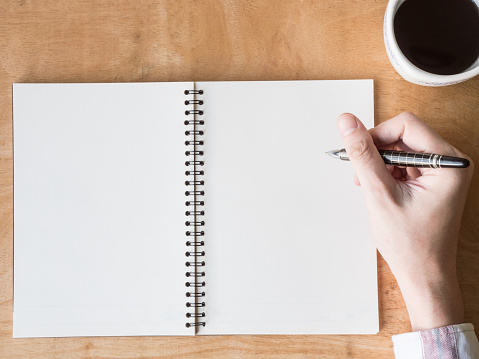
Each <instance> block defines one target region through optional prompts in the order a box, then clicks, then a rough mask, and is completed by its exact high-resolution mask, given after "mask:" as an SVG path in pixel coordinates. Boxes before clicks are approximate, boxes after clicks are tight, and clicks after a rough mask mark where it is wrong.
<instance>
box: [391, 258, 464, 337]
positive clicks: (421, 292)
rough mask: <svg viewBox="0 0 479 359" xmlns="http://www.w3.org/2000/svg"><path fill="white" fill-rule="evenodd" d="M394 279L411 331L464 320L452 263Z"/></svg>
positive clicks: (462, 305) (460, 297)
mask: <svg viewBox="0 0 479 359" xmlns="http://www.w3.org/2000/svg"><path fill="white" fill-rule="evenodd" d="M397 279H398V283H399V287H400V288H401V292H402V294H403V297H404V300H405V302H406V306H407V309H408V312H409V318H410V320H411V326H412V329H413V331H418V330H427V329H433V328H439V327H444V326H447V325H452V324H460V323H464V304H463V301H462V295H461V290H460V287H459V282H458V280H457V276H456V271H455V266H454V268H453V269H450V270H436V271H435V270H431V271H429V272H427V273H419V272H416V273H415V274H414V275H413V276H410V277H409V278H406V277H399V278H397Z"/></svg>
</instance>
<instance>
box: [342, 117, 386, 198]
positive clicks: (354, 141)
mask: <svg viewBox="0 0 479 359" xmlns="http://www.w3.org/2000/svg"><path fill="white" fill-rule="evenodd" d="M338 130H339V133H340V135H341V138H342V140H343V143H344V148H345V149H346V152H347V153H348V156H349V160H350V161H351V163H352V165H353V167H354V170H355V171H356V175H357V177H358V179H359V182H360V183H361V187H363V188H364V189H365V190H366V191H368V192H369V193H378V192H379V193H381V192H383V191H388V192H390V193H393V192H392V191H393V189H394V186H395V180H394V178H393V177H392V176H391V174H390V173H389V171H388V169H387V167H386V165H385V164H384V161H383V159H382V158H381V156H380V155H379V152H378V150H377V148H376V146H375V145H374V142H373V139H372V137H371V135H370V134H369V132H368V131H367V130H366V128H365V127H364V125H363V124H362V123H361V121H359V119H358V118H357V117H356V116H354V115H352V114H349V113H343V114H342V115H341V116H339V118H338Z"/></svg>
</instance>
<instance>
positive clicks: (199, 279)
mask: <svg viewBox="0 0 479 359" xmlns="http://www.w3.org/2000/svg"><path fill="white" fill-rule="evenodd" d="M185 95H186V96H189V95H193V98H192V99H187V100H185V105H186V106H190V105H194V106H193V109H188V110H186V111H185V115H186V116H192V119H187V120H185V122H184V124H185V126H188V129H187V130H186V131H185V135H186V136H187V140H186V141H185V145H186V146H187V150H186V152H185V155H186V156H187V157H188V158H189V159H188V160H187V161H186V162H185V166H186V168H187V169H186V171H185V174H186V176H187V177H188V179H187V180H186V181H185V185H186V186H187V187H189V188H188V190H187V191H185V196H186V197H187V200H186V202H185V206H186V207H188V208H187V211H186V212H185V215H186V217H187V221H186V222H185V226H186V227H187V231H186V232H185V234H186V237H188V239H189V238H191V240H187V241H186V246H187V247H188V250H187V251H186V253H185V255H186V257H187V262H186V267H187V268H188V271H187V272H186V277H187V278H188V281H187V282H186V284H185V285H186V287H187V288H188V291H187V292H186V297H187V298H189V299H190V301H187V302H186V307H187V308H189V309H191V311H189V312H188V313H186V318H188V319H190V318H194V321H193V322H191V321H187V322H186V327H187V328H189V327H204V326H205V321H204V320H199V319H198V318H204V317H205V316H206V314H205V311H204V308H205V306H206V304H205V302H204V301H201V298H203V297H205V295H206V293H205V292H204V288H205V286H206V283H205V281H204V280H203V279H204V277H205V272H204V271H202V270H200V268H201V267H204V266H205V261H204V260H203V258H204V257H205V251H204V250H202V247H204V245H205V242H204V241H203V240H202V238H203V237H204V235H205V232H204V231H203V230H202V228H203V227H204V225H205V221H204V220H202V219H201V217H203V216H204V215H205V211H203V210H202V209H200V207H203V206H204V205H205V202H204V201H203V200H202V198H204V195H205V191H204V190H203V189H202V188H201V186H204V184H205V181H204V180H203V179H202V178H201V177H202V176H204V171H203V170H202V169H201V167H203V166H204V164H205V163H204V161H203V160H202V157H203V154H204V152H203V150H202V148H201V146H203V145H204V142H203V140H202V139H201V137H202V136H203V135H204V131H203V130H202V129H201V126H203V125H204V124H205V122H204V121H203V120H200V119H199V116H203V114H204V112H203V110H202V109H201V108H199V107H200V106H202V105H203V104H204V101H203V100H202V99H200V98H199V97H200V96H201V95H203V90H185ZM190 188H191V189H190Z"/></svg>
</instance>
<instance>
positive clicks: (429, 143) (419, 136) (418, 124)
mask: <svg viewBox="0 0 479 359" xmlns="http://www.w3.org/2000/svg"><path fill="white" fill-rule="evenodd" d="M369 133H370V134H371V137H372V138H373V141H374V144H375V145H376V146H384V145H388V144H391V143H395V142H397V141H399V140H401V141H402V142H404V144H405V145H406V146H408V147H409V148H410V149H411V150H413V151H415V152H426V153H437V154H441V155H451V156H461V155H462V154H461V153H460V152H459V151H458V150H457V149H455V148H454V147H453V146H451V145H450V144H449V143H447V142H446V141H445V140H444V139H443V138H442V137H441V136H439V134H438V133H437V132H436V131H434V130H433V129H432V128H431V127H430V126H428V125H427V124H426V123H425V122H423V121H421V120H420V119H419V118H418V117H416V116H415V115H414V114H412V113H410V112H403V113H401V114H399V115H397V116H396V117H393V118H392V119H390V120H388V121H386V122H383V123H381V124H379V125H378V126H376V127H374V128H372V129H371V130H369Z"/></svg>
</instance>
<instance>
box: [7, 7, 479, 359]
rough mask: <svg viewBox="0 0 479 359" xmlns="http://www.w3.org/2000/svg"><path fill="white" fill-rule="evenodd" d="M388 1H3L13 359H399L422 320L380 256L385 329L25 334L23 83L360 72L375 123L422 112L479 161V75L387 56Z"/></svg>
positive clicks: (473, 205)
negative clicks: (400, 346)
mask: <svg viewBox="0 0 479 359" xmlns="http://www.w3.org/2000/svg"><path fill="white" fill-rule="evenodd" d="M386 4H387V1H386V0H381V1H374V0H367V1H350V0H300V1H281V0H278V1H272V0H270V1H266V0H264V1H251V0H201V1H200V0H196V1H195V0H176V1H167V0H164V1H162V0H86V1H71V0H55V1H53V0H37V1H31V0H3V1H1V2H0V176H1V177H0V181H1V182H0V201H1V202H0V203H1V208H0V233H1V236H0V358H2V359H3V358H9V359H14V358H22V359H26V358H49V359H52V358H69V359H74V358H125V359H126V358H128V359H129V358H157V357H172V358H173V357H182V358H183V357H185V358H189V357H201V358H203V357H231V358H250V357H254V358H286V357H287V358H296V357H297V358H314V357H321V358H392V357H393V352H392V342H391V339H390V336H391V335H392V334H397V333H401V332H407V331H409V330H410V324H409V319H408V315H407V311H406V308H405V305H404V301H403V299H402V297H401V293H400V290H399V288H398V286H397V284H396V281H395V279H394V277H393V275H392V274H391V272H390V270H389V268H388V266H387V264H386V263H385V262H384V261H383V260H382V259H381V258H380V259H379V268H378V271H379V288H380V290H379V303H380V328H381V331H380V333H379V334H378V335H364V336H354V335H352V336H344V335H343V336H340V335H329V336H221V337H218V336H211V337H197V338H184V337H131V338H123V337H114V338H46V339H12V305H13V299H12V296H13V168H12V87H11V86H12V83H15V82H141V81H187V80H210V81H215V80H301V79H314V80H316V79H360V78H373V79H374V81H375V111H376V124H378V123H380V122H382V121H384V120H386V119H388V118H390V117H392V116H394V115H396V114H398V113H399V112H402V111H404V110H410V111H413V112H414V113H416V114H417V115H418V116H419V117H421V118H423V119H424V120H425V121H426V122H428V123H429V124H430V125H431V126H432V127H433V128H434V129H436V130H437V131H438V132H439V133H440V134H441V135H442V136H444V137H445V138H446V139H447V140H448V141H449V142H451V143H452V144H453V145H454V146H456V147H458V148H459V149H461V150H462V151H463V152H465V153H467V154H468V155H469V156H471V157H472V158H473V160H474V161H475V162H476V164H479V77H477V78H475V79H473V80H470V81H468V82H466V83H462V84H459V85H454V86H452V87H443V88H426V87H420V86H417V85H412V84H410V83H408V82H406V81H405V80H403V79H402V78H401V77H400V76H399V75H398V74H397V73H396V72H395V71H394V69H393V67H392V66H391V64H390V63H389V61H388V58H387V56H386V52H385V49H384V44H383V35H382V24H383V15H384V11H385V8H386ZM478 213H479V174H478V173H477V171H476V175H475V176H474V179H473V183H472V187H471V190H470V193H469V199H468V202H467V205H466V210H465V213H464V218H463V225H462V230H461V233H460V243H459V254H458V272H459V277H460V284H461V288H462V290H463V295H464V301H465V307H466V319H467V321H468V322H472V323H474V324H475V325H476V326H477V327H478V328H479V271H478V269H479V268H478V267H479V266H478V264H479V247H478V243H477V239H478V238H479V221H478Z"/></svg>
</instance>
